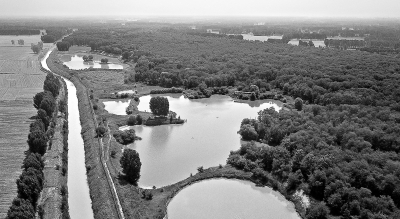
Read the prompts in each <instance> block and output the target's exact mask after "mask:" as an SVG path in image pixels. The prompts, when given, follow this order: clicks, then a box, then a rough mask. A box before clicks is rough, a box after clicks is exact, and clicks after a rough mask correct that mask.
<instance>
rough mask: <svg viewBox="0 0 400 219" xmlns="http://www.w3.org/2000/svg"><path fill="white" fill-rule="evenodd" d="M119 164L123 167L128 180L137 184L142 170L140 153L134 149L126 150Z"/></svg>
mask: <svg viewBox="0 0 400 219" xmlns="http://www.w3.org/2000/svg"><path fill="white" fill-rule="evenodd" d="M119 162H120V164H121V166H122V172H123V173H125V176H126V179H127V180H128V181H129V182H131V183H133V184H136V183H137V181H138V180H139V178H140V168H141V167H142V163H141V162H140V158H139V153H137V152H136V151H135V150H132V149H125V150H124V153H123V154H122V157H121V159H120V161H119Z"/></svg>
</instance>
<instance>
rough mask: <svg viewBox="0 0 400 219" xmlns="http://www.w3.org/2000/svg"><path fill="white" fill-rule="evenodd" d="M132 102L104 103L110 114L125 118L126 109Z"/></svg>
mask: <svg viewBox="0 0 400 219" xmlns="http://www.w3.org/2000/svg"><path fill="white" fill-rule="evenodd" d="M130 102H131V100H122V101H104V102H103V103H104V109H105V110H107V111H108V112H109V113H112V114H115V115H120V116H124V115H126V111H125V110H126V108H127V107H128V106H129V103H130Z"/></svg>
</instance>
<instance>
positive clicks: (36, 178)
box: [17, 168, 44, 206]
mask: <svg viewBox="0 0 400 219" xmlns="http://www.w3.org/2000/svg"><path fill="white" fill-rule="evenodd" d="M43 178H44V176H43V172H42V171H39V170H35V169H33V168H28V170H24V171H23V172H22V174H21V176H20V177H19V179H17V189H18V196H19V197H20V198H23V199H26V200H29V201H30V202H31V203H32V205H33V206H36V202H37V200H38V198H39V195H40V191H42V189H43Z"/></svg>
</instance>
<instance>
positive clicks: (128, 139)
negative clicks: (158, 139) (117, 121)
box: [113, 129, 141, 145]
mask: <svg viewBox="0 0 400 219" xmlns="http://www.w3.org/2000/svg"><path fill="white" fill-rule="evenodd" d="M113 136H114V138H115V140H116V141H117V142H118V143H120V144H123V145H127V144H130V143H133V142H135V140H141V138H140V137H138V136H136V134H135V130H133V129H128V130H125V131H116V132H114V134H113Z"/></svg>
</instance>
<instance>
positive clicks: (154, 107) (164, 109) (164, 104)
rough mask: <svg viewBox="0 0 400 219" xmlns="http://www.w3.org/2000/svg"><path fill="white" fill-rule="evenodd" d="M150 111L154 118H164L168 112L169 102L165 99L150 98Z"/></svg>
mask: <svg viewBox="0 0 400 219" xmlns="http://www.w3.org/2000/svg"><path fill="white" fill-rule="evenodd" d="M150 110H151V112H152V113H153V114H154V115H156V116H166V115H168V112H169V101H168V99H167V98H166V97H160V96H158V97H152V98H151V99H150Z"/></svg>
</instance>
